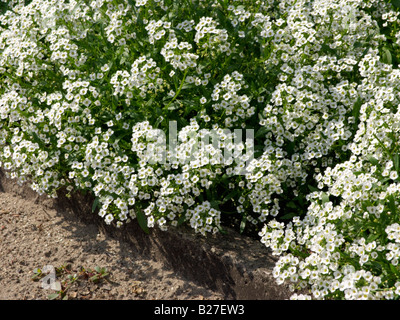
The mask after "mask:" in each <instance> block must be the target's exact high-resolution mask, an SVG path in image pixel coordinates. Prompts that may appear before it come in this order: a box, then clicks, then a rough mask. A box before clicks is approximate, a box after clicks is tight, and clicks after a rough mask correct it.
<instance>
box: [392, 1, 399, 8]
mask: <svg viewBox="0 0 400 320" xmlns="http://www.w3.org/2000/svg"><path fill="white" fill-rule="evenodd" d="M392 5H393V7H395V8H400V0H392Z"/></svg>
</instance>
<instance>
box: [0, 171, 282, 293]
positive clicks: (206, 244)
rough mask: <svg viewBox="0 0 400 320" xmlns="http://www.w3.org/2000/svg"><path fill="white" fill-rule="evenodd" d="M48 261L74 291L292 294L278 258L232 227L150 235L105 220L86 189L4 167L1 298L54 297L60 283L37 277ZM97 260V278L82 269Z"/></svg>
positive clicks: (1, 185) (0, 191) (0, 208)
mask: <svg viewBox="0 0 400 320" xmlns="http://www.w3.org/2000/svg"><path fill="white" fill-rule="evenodd" d="M47 265H50V266H53V267H54V268H56V269H57V270H64V271H63V272H60V273H59V274H57V281H60V282H62V283H63V289H64V291H65V296H66V297H67V298H68V299H80V300H83V299H89V300H102V299H105V300H125V299H129V300H137V299H146V300H151V299H155V300H191V299H196V300H203V299H205V300H208V299H210V300H222V299H225V300H226V299H286V298H287V297H288V290H287V288H285V287H277V286H276V284H275V283H274V281H273V280H272V277H271V270H272V267H273V259H272V258H271V257H269V256H268V254H266V251H265V248H263V247H262V246H261V245H260V243H259V242H258V241H254V240H251V239H242V238H241V237H240V236H239V235H237V234H234V233H233V234H232V235H228V236H220V235H218V236H214V237H209V238H204V237H202V236H199V235H193V233H191V232H190V231H188V232H187V231H185V229H184V228H183V229H182V231H176V230H173V231H168V232H163V231H159V230H152V231H151V233H150V235H148V234H145V233H144V232H143V231H142V230H141V229H140V228H139V227H138V226H137V225H136V224H134V223H130V224H128V225H127V226H126V227H123V228H121V229H117V228H115V227H113V226H105V224H104V223H103V222H102V221H101V219H99V217H98V216H97V215H96V214H93V213H91V202H90V199H88V198H87V197H86V196H76V197H72V198H68V197H65V196H60V197H59V198H58V199H49V198H47V197H45V196H39V195H37V194H36V193H35V192H33V191H32V190H31V189H30V188H29V187H27V186H18V185H17V184H16V183H15V182H14V181H12V180H10V179H7V178H6V177H5V175H4V172H1V171H0V299H2V300H46V299H49V295H50V294H54V293H57V291H55V290H54V289H45V288H43V282H42V280H43V279H38V281H33V280H32V277H33V276H34V275H35V273H34V270H35V269H36V268H39V269H43V268H44V266H47ZM97 266H98V267H101V268H106V269H107V271H108V273H109V274H108V276H106V277H105V278H104V279H100V280H99V281H98V282H94V281H91V280H90V279H88V277H87V276H86V277H84V276H82V270H86V275H87V274H88V273H89V271H90V270H93V269H95V268H96V267H97ZM79 274H80V275H81V276H80V277H78V279H77V280H76V281H73V282H72V281H69V282H68V276H73V275H79ZM68 283H70V287H68V288H67V289H65V288H64V287H65V286H66V285H67V284H68ZM60 297H61V296H60ZM60 297H59V298H60Z"/></svg>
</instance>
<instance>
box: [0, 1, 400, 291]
mask: <svg viewBox="0 0 400 320" xmlns="http://www.w3.org/2000/svg"><path fill="white" fill-rule="evenodd" d="M1 4H2V7H1V8H2V15H1V20H0V23H1V26H0V28H1V29H0V31H1V34H0V52H1V55H0V84H1V86H0V145H1V147H2V148H1V150H0V165H1V167H2V168H4V169H5V170H6V171H7V172H8V174H9V176H10V177H12V178H15V179H18V181H20V182H25V181H29V182H30V183H31V186H32V188H33V189H34V190H35V191H37V192H38V193H40V194H49V195H50V196H54V197H55V196H56V195H57V191H58V190H59V189H60V188H65V189H67V190H68V191H70V192H75V191H78V192H90V193H92V194H93V195H94V196H95V198H96V200H95V201H94V203H93V211H96V212H98V214H99V215H100V216H102V217H103V218H104V220H105V223H107V224H115V225H116V226H117V227H119V226H121V225H123V224H124V223H129V222H130V221H131V220H133V219H136V220H137V222H138V223H139V224H140V225H141V227H142V228H143V230H145V231H147V230H148V228H153V227H157V228H161V229H162V230H165V229H167V228H168V226H169V225H173V226H179V225H181V224H188V225H190V226H191V227H192V228H193V229H194V231H195V232H200V233H201V234H204V235H205V236H206V235H207V233H209V232H223V231H224V230H223V229H224V226H226V225H227V224H229V226H234V227H235V228H237V230H239V231H240V232H249V233H251V234H253V235H256V236H258V237H259V238H260V241H261V242H262V243H263V244H265V246H266V247H267V248H269V249H270V250H272V252H273V253H274V254H276V255H277V256H279V261H278V262H277V264H276V267H275V269H274V275H275V277H276V279H277V282H278V283H285V282H289V283H291V286H292V289H293V296H292V297H293V298H294V299H296V298H297V299H298V298H313V299H397V298H398V297H399V296H400V269H399V266H398V260H399V256H400V221H399V220H400V219H399V214H400V212H399V210H400V201H399V194H400V183H399V181H400V180H399V179H400V178H399V172H400V171H399V170H400V168H399V148H400V144H399V129H400V113H399V110H398V106H399V101H400V71H399V68H398V63H399V60H400V30H399V8H400V2H399V1H398V0H391V1H389V0H388V1H382V0H366V1H361V0H350V1H342V0H334V1H327V0H310V1H305V0H282V1H275V0H258V1H253V0H236V1H235V0H215V1H205V0H180V1H172V0H127V1H122V0H113V1H111V0H94V1H50V0H42V1H39V0H33V1H16V0H14V1H2V2H1ZM299 289H300V290H301V292H304V290H306V291H307V292H308V293H309V294H298V293H297V290H299Z"/></svg>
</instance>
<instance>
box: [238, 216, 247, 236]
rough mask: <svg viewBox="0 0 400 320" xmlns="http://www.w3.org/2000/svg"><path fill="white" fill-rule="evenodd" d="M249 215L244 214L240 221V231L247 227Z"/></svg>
mask: <svg viewBox="0 0 400 320" xmlns="http://www.w3.org/2000/svg"><path fill="white" fill-rule="evenodd" d="M246 222H247V217H246V216H243V218H242V221H241V222H240V233H243V231H244V229H245V228H246Z"/></svg>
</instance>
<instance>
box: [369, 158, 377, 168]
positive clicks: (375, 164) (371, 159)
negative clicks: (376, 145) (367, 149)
mask: <svg viewBox="0 0 400 320" xmlns="http://www.w3.org/2000/svg"><path fill="white" fill-rule="evenodd" d="M368 161H369V162H371V164H372V165H374V166H377V165H378V164H379V161H378V159H376V158H375V157H373V156H369V157H368Z"/></svg>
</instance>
